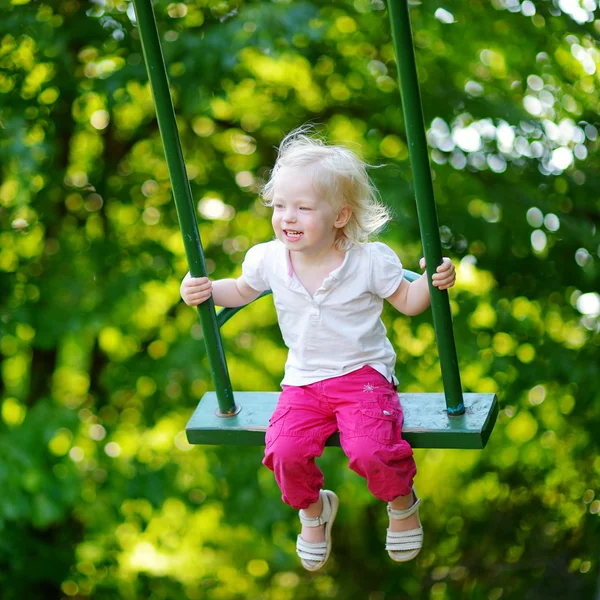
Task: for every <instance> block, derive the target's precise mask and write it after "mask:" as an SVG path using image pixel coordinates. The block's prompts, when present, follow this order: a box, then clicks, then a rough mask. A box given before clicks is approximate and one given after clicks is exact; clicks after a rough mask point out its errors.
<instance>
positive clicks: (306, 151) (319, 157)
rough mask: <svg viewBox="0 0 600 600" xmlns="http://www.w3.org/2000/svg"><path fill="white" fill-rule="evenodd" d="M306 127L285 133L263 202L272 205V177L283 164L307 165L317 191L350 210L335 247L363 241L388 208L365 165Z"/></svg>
mask: <svg viewBox="0 0 600 600" xmlns="http://www.w3.org/2000/svg"><path fill="white" fill-rule="evenodd" d="M309 132H310V133H312V131H311V129H310V127H300V128H299V129H296V130H294V131H292V132H291V133H289V134H288V135H286V136H285V138H284V139H283V141H282V142H281V144H280V146H279V151H278V155H277V160H276V161H275V166H274V167H273V170H272V171H271V176H270V178H269V181H268V182H267V183H266V184H265V185H264V186H263V188H262V196H263V200H264V202H265V204H266V205H267V206H273V188H274V186H275V178H276V177H277V174H278V173H279V171H280V170H281V169H282V168H283V167H294V168H295V167H304V168H307V169H308V168H310V173H311V174H312V177H313V185H314V186H315V190H316V191H317V193H319V194H322V195H323V197H324V198H325V199H326V200H327V201H328V202H329V203H330V205H331V206H332V207H333V209H334V210H336V211H338V210H340V209H341V208H342V207H344V206H347V207H348V208H350V210H351V211H352V215H351V216H350V219H349V220H348V223H346V225H345V226H344V227H343V228H342V229H341V230H340V232H339V234H338V237H337V239H336V241H335V246H336V248H337V249H338V250H347V249H348V248H350V247H351V246H352V245H353V244H363V243H365V242H366V241H368V239H369V236H370V235H371V234H373V233H375V232H377V231H379V230H380V229H381V228H382V227H383V226H384V225H385V224H386V223H387V222H388V221H389V220H390V219H391V215H390V211H389V210H388V208H387V207H386V206H385V205H384V204H383V203H382V202H381V200H380V198H379V193H378V192H377V189H376V188H375V186H374V185H373V183H372V182H371V180H370V179H369V176H368V174H367V168H368V165H367V163H365V162H364V161H362V160H361V159H360V158H359V157H358V156H357V155H356V154H355V153H354V152H352V151H351V150H349V149H348V148H345V147H344V146H330V145H327V144H326V143H324V142H323V141H322V140H320V139H318V138H316V137H315V136H314V135H307V133H309Z"/></svg>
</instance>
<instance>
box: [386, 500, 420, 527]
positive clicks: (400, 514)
mask: <svg viewBox="0 0 600 600" xmlns="http://www.w3.org/2000/svg"><path fill="white" fill-rule="evenodd" d="M415 498H416V496H415ZM419 504H421V498H417V500H416V502H415V503H414V504H413V505H412V506H411V507H410V508H407V509H405V510H397V509H395V508H392V507H391V506H390V505H389V504H388V507H387V511H388V515H389V517H390V519H392V520H394V521H404V519H408V517H410V516H411V515H414V514H415V512H417V510H419Z"/></svg>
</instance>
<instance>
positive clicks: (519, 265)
mask: <svg viewBox="0 0 600 600" xmlns="http://www.w3.org/2000/svg"><path fill="white" fill-rule="evenodd" d="M1 11H2V12H1V18H0V103H1V104H0V111H1V112H0V136H1V138H0V140H1V141H0V161H1V167H0V169H1V170H0V177H1V181H0V223H1V231H0V290H1V292H0V353H1V354H0V359H1V360H2V365H1V382H0V386H1V390H0V391H1V398H0V409H1V410H0V415H1V419H0V597H1V598H2V599H3V600H12V599H16V598H19V599H29V598H35V599H48V600H53V599H55V598H79V599H85V598H93V599H99V600H100V599H102V600H104V599H107V600H108V599H110V600H113V599H119V598H123V599H125V600H134V599H135V600H137V599H140V600H141V599H147V600H171V599H175V598H177V599H181V598H186V599H189V600H204V599H209V600H221V599H222V600H238V599H252V600H254V599H256V600H259V599H260V600H263V599H264V600H313V599H317V598H318V599H320V598H323V599H328V598H335V599H343V600H347V599H349V600H354V599H357V600H405V599H419V600H421V599H428V600H458V599H460V600H463V599H470V600H500V599H503V600H523V599H544V600H548V599H551V598H561V599H563V598H566V597H568V598H574V599H582V600H583V599H585V600H597V599H598V598H600V579H599V571H600V565H599V556H598V553H599V552H598V551H599V539H600V517H599V513H600V497H599V495H600V455H599V452H598V446H599V443H600V395H599V391H598V389H599V383H600V376H599V364H598V359H599V345H600V334H599V331H600V326H599V315H600V296H599V295H598V291H599V287H600V286H599V283H600V271H599V260H600V257H599V248H600V235H599V233H598V229H597V227H598V224H599V222H600V219H599V216H600V214H599V213H600V202H599V200H598V198H599V192H600V182H599V177H598V173H599V166H600V165H599V157H598V152H597V150H598V143H599V142H598V127H600V124H599V121H600V118H599V117H598V103H599V93H598V92H599V89H600V78H599V73H598V68H599V66H600V52H599V49H598V36H599V33H600V19H599V13H598V10H597V2H596V0H558V1H555V0H536V1H535V2H533V1H532V0H524V1H523V2H520V1H519V0H492V1H491V2H488V1H484V0H455V1H454V2H440V1H437V0H423V1H422V2H419V3H415V4H413V5H411V19H412V24H413V31H414V38H415V47H416V52H417V61H418V69H419V78H420V82H421V90H422V97H423V107H424V113H425V126H426V129H427V139H428V142H429V145H430V152H431V159H432V167H433V171H434V176H435V181H434V184H435V193H436V199H437V203H438V217H439V221H440V226H441V236H442V242H443V246H444V252H445V253H446V254H447V255H448V256H450V257H452V259H453V260H454V261H455V263H456V264H457V266H458V275H459V278H458V282H457V285H456V287H455V288H454V289H453V290H452V291H451V293H450V296H451V303H452V307H453V312H454V324H455V335H456V342H457V349H458V355H459V361H460V367H461V373H462V379H463V385H464V389H465V390H466V391H480V392H496V393H497V394H498V398H499V402H500V409H501V411H500V416H499V420H498V424H497V426H496V428H495V431H494V433H493V435H492V437H491V439H490V442H489V444H488V446H487V447H486V448H485V450H483V451H441V450H419V451H417V452H416V455H417V461H418V466H419V474H418V478H417V489H418V490H419V493H420V495H421V496H422V498H423V507H422V510H421V518H422V520H423V522H424V526H425V536H426V537H425V547H424V548H423V551H422V552H421V554H420V556H419V557H418V559H417V560H415V561H414V562H412V563H409V564H406V565H398V564H394V563H392V562H391V561H390V560H389V559H388V557H387V554H386V552H385V551H384V548H383V541H384V537H385V527H386V522H387V520H386V516H385V510H384V506H383V505H382V504H381V503H379V502H377V501H376V500H374V499H373V498H372V497H371V496H370V494H369V493H368V492H367V490H366V488H365V485H364V483H363V481H362V480H360V478H358V476H356V475H354V474H353V473H352V472H350V471H349V470H348V469H347V461H346V459H345V457H344V456H343V454H342V453H341V451H340V450H339V449H328V450H327V451H326V453H325V456H324V457H323V459H322V461H321V465H322V468H323V469H324V471H325V474H326V481H327V485H328V487H330V488H332V489H335V490H336V491H337V493H338V495H339V496H340V500H341V508H340V514H339V518H338V521H337V522H336V527H335V539H334V550H333V554H332V557H331V560H330V562H329V564H328V566H327V568H326V569H324V570H323V571H322V572H319V573H317V574H311V573H308V572H305V571H304V570H303V569H302V568H301V566H300V565H299V562H298V560H297V558H296V557H295V554H294V544H295V536H296V533H297V530H298V522H297V516H296V514H295V513H294V511H292V510H291V509H290V508H289V507H287V506H285V505H284V504H282V503H281V501H280V498H279V492H278V489H277V488H276V486H275V484H274V482H273V479H272V475H271V473H270V472H269V471H267V470H266V469H264V468H263V467H261V465H260V461H261V456H262V450H261V449H260V448H231V447H191V446H190V445H188V444H187V442H186V438H185V433H184V428H185V424H186V422H187V420H188V418H189V417H190V415H191V414H192V412H193V410H194V407H195V406H196V404H197V403H198V401H199V400H200V398H201V397H202V395H203V394H204V392H205V391H206V390H208V389H211V385H212V384H211V381H210V377H209V374H208V367H207V361H206V356H205V351H204V346H203V341H202V334H201V331H200V328H199V324H198V318H197V314H196V312H195V311H194V310H193V309H190V308H188V307H187V306H185V305H184V304H183V303H182V302H181V301H180V298H179V291H178V290H179V282H180V280H181V278H182V277H183V275H184V274H185V273H186V271H187V266H186V261H185V256H184V252H183V245H182V241H181V236H180V233H179V230H178V224H177V216H176V212H175V208H174V204H173V201H172V197H171V191H170V185H169V180H168V173H167V167H166V163H165V157H164V153H163V149H162V145H161V141H160V137H159V133H158V129H157V124H156V118H155V111H154V106H153V102H152V97H151V91H150V88H149V85H148V81H147V76H146V72H145V66H144V62H143V57H142V54H141V48H140V42H139V35H138V31H137V29H136V24H135V15H134V11H133V6H132V4H131V2H129V1H127V0H95V1H93V2H88V1H87V0H85V1H84V0H57V1H46V0H41V1H40V0H36V1H28V0H12V3H7V2H4V3H3V5H2V9H1ZM155 11H156V18H157V22H158V27H159V31H160V36H161V41H162V43H163V48H164V53H165V57H166V61H167V63H168V71H169V74H170V80H171V84H172V92H173V98H174V101H175V105H176V111H177V115H178V125H179V131H180V134H181V138H182V144H183V148H184V153H185V158H186V162H187V169H188V174H189V179H190V183H191V187H192V191H193V195H194V202H195V205H196V207H197V211H198V219H199V223H200V229H201V234H202V238H203V242H204V246H205V250H206V256H207V261H208V266H209V269H210V271H211V274H212V276H213V277H224V276H232V275H233V276H234V275H236V274H238V273H239V272H240V264H241V261H242V260H243V257H244V253H245V251H246V250H247V249H248V248H249V247H250V246H251V245H253V244H255V243H258V242H263V241H266V240H269V239H270V237H271V230H270V224H269V214H268V210H267V209H265V208H264V207H263V206H262V204H261V202H260V199H259V198H258V191H257V190H258V187H259V185H260V183H261V182H262V181H263V179H264V177H265V175H266V174H267V173H268V170H269V168H270V166H271V165H272V163H273V160H274V157H275V147H276V146H277V144H278V142H279V141H280V140H281V138H282V136H283V135H284V134H285V133H286V132H288V131H289V130H291V129H293V128H295V127H297V126H299V125H301V124H304V123H307V122H312V123H314V124H315V126H316V128H317V130H318V131H319V132H321V133H322V134H323V135H324V136H326V137H327V139H329V140H330V141H332V142H341V143H345V144H348V145H350V146H351V147H352V148H353V149H354V150H356V151H357V152H358V153H360V154H361V155H362V156H363V157H364V158H365V159H366V160H367V161H369V162H370V163H371V164H372V165H374V166H376V167H377V168H374V169H373V170H372V177H373V179H374V181H375V182H376V184H377V185H378V186H379V189H380V191H381V195H382V197H383V199H384V200H385V202H386V203H388V204H389V205H390V206H391V207H392V208H393V211H394V213H395V220H394V222H393V224H392V225H390V226H389V227H388V229H387V230H386V232H385V233H384V234H383V235H382V239H383V240H385V241H386V242H387V243H389V244H390V245H391V246H392V247H393V248H394V249H395V250H396V251H397V252H398V254H399V255H400V257H401V258H402V260H403V262H404V264H405V265H406V266H407V267H408V268H412V269H418V259H419V257H420V256H421V246H420V241H419V231H418V224H417V219H416V210H415V205H414V199H413V191H412V183H411V172H410V166H409V160H408V151H407V145H406V136H405V128H404V122H403V117H402V112H401V104H400V96H399V93H398V90H397V76H396V69H395V63H394V56H393V48H392V40H391V36H390V30H389V23H388V16H387V10H386V6H385V4H384V3H383V2H381V1H380V0H354V1H349V0H338V1H335V2H330V1H319V0H314V1H298V2H291V1H285V0H279V1H266V0H265V1H261V2H252V1H242V0H239V1H229V0H190V1H186V2H179V3H178V2H169V1H165V0H158V1H157V2H156V3H155ZM384 318H385V322H386V325H387V326H388V330H389V334H390V337H391V339H392V341H393V344H394V346H395V347H396V349H397V352H398V368H397V374H398V377H399V379H400V381H401V388H402V389H404V390H411V391H439V390H441V379H440V372H439V364H438V358H437V351H436V346H435V339H434V332H433V328H432V325H431V318H430V314H425V315H422V316H420V317H418V318H413V319H408V318H405V317H403V316H401V315H398V314H395V313H394V312H393V311H390V310H386V312H385V315H384ZM223 339H224V343H225V346H226V350H227V354H228V360H229V367H230V371H231V375H232V380H233V383H234V386H235V388H236V389H238V390H276V389H278V384H279V381H280V380H281V376H282V369H283V364H284V361H285V349H284V347H283V345H282V342H281V338H280V334H279V331H278V328H277V324H276V320H275V315H274V311H273V308H272V304H271V300H269V299H263V300H261V301H259V302H257V303H256V304H253V305H251V306H250V307H248V308H246V309H245V310H244V311H242V312H241V313H240V314H238V315H237V316H236V317H235V318H234V319H233V320H232V321H230V322H229V323H228V324H227V325H226V326H225V327H224V329H223Z"/></svg>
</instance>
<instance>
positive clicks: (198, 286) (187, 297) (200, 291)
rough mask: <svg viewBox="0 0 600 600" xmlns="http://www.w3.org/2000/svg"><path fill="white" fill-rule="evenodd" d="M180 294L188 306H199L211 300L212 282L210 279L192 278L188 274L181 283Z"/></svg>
mask: <svg viewBox="0 0 600 600" xmlns="http://www.w3.org/2000/svg"><path fill="white" fill-rule="evenodd" d="M179 292H180V294H181V297H182V298H183V301H184V302H185V303H186V304H187V305H188V306H198V304H202V303H203V302H206V301H207V300H208V299H209V298H210V296H211V294H212V281H211V280H210V279H209V278H208V277H192V276H191V275H190V274H189V273H188V274H187V275H186V276H185V277H184V278H183V281H182V282H181V287H180V288H179Z"/></svg>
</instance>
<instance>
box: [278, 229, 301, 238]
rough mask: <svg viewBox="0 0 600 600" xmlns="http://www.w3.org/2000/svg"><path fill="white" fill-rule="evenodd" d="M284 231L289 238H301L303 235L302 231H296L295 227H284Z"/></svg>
mask: <svg viewBox="0 0 600 600" xmlns="http://www.w3.org/2000/svg"><path fill="white" fill-rule="evenodd" d="M283 233H285V235H286V236H287V237H289V238H299V237H300V236H302V235H303V234H302V232H301V231H294V230H293V229H284V230H283Z"/></svg>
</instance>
